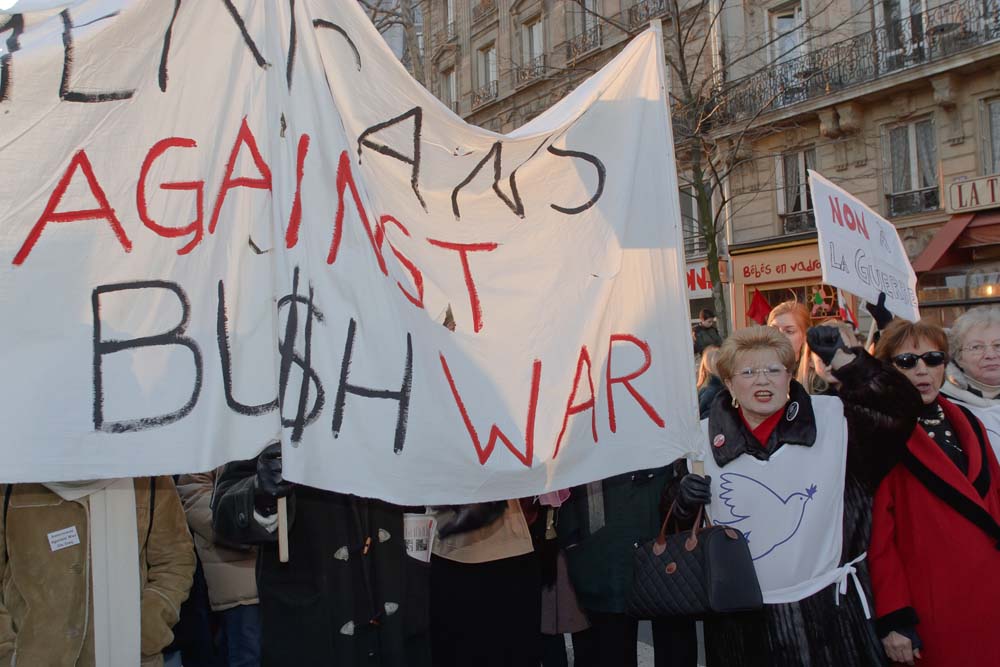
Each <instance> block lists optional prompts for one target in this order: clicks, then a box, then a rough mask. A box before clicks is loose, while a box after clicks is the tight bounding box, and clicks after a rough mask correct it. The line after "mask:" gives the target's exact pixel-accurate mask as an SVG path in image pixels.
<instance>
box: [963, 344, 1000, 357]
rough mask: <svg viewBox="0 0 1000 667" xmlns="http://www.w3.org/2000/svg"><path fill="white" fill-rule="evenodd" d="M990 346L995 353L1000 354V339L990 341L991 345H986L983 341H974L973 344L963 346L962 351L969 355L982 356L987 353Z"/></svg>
mask: <svg viewBox="0 0 1000 667" xmlns="http://www.w3.org/2000/svg"><path fill="white" fill-rule="evenodd" d="M987 348H989V349H990V350H992V351H993V354H996V355H1000V341H998V342H993V343H990V344H989V345H984V344H983V343H973V344H972V345H966V346H965V347H963V348H962V352H964V353H965V354H966V356H969V357H981V356H983V355H984V354H986V350H987Z"/></svg>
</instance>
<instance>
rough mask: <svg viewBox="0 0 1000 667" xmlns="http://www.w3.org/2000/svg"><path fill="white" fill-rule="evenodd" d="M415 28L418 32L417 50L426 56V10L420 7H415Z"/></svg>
mask: <svg viewBox="0 0 1000 667" xmlns="http://www.w3.org/2000/svg"><path fill="white" fill-rule="evenodd" d="M413 30H414V31H415V32H416V33H417V51H419V52H420V57H421V58H423V57H424V12H423V10H421V9H420V7H414V8H413Z"/></svg>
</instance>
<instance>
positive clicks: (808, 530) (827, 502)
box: [702, 396, 861, 604]
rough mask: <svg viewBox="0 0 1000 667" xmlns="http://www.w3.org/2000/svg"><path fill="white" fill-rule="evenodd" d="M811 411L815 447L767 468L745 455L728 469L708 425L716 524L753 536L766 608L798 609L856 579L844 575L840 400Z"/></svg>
mask: <svg viewBox="0 0 1000 667" xmlns="http://www.w3.org/2000/svg"><path fill="white" fill-rule="evenodd" d="M794 407H795V408H796V409H795V410H794V412H793V411H792V409H791V408H792V406H789V410H788V412H787V413H786V414H791V415H792V418H794V415H795V413H797V412H798V410H797V407H798V406H794ZM812 407H813V411H814V413H815V416H816V433H817V435H816V442H815V443H814V444H813V445H812V446H811V447H804V446H801V445H783V446H782V447H780V448H778V450H777V451H776V452H775V453H774V454H773V455H772V456H771V458H770V459H769V460H767V461H761V460H760V459H757V458H754V457H753V456H750V455H749V454H741V455H740V456H739V457H737V458H736V459H734V460H732V461H730V462H729V463H727V464H726V465H725V466H724V467H722V468H720V467H719V466H718V465H717V464H716V462H715V459H714V458H713V456H712V451H711V450H712V447H711V445H710V444H709V439H708V420H705V421H703V422H702V427H703V430H704V434H705V440H704V441H705V473H706V474H708V475H711V477H712V502H711V504H710V505H709V516H711V518H712V520H713V521H714V522H715V523H718V524H723V525H728V526H732V527H733V528H737V529H739V530H740V532H742V533H743V534H744V535H745V536H746V538H747V542H748V543H749V546H750V555H751V557H752V558H753V561H754V568H755V569H756V571H757V579H758V580H759V582H760V588H761V592H762V593H763V596H764V602H765V603H766V604H779V603H785V602H797V601H799V600H802V599H803V598H806V597H809V596H810V595H812V594H814V593H816V592H818V591H820V590H822V589H823V588H826V587H827V586H829V585H830V584H832V583H834V582H843V581H846V578H847V576H848V574H849V572H848V570H849V569H850V566H849V565H848V566H845V567H840V557H841V547H842V543H843V514H844V475H845V472H846V469H847V421H846V419H845V418H844V408H843V404H842V403H841V402H840V399H839V398H835V397H829V396H813V397H812ZM782 418H783V419H784V418H785V417H782ZM855 555H857V556H860V555H861V554H855Z"/></svg>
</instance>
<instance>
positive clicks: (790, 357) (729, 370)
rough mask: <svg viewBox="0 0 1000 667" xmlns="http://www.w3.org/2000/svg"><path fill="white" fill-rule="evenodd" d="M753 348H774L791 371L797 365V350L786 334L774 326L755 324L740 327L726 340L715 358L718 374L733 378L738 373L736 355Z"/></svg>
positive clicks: (780, 359) (725, 377)
mask: <svg viewBox="0 0 1000 667" xmlns="http://www.w3.org/2000/svg"><path fill="white" fill-rule="evenodd" d="M753 350H774V351H775V352H776V353H777V354H778V360H779V361H780V362H781V365H782V366H784V367H785V368H786V369H788V370H789V371H791V370H792V367H793V366H795V350H793V349H792V344H791V342H790V341H789V340H788V338H786V337H785V334H783V333H781V332H780V331H778V330H777V329H775V328H773V327H769V326H767V327H761V326H754V327H747V328H746V329H740V330H739V331H737V332H735V333H733V334H732V335H731V336H729V338H727V339H726V340H725V342H724V343H723V344H722V347H721V348H719V356H717V357H716V358H715V369H716V374H717V375H718V376H719V377H720V378H722V379H723V380H731V379H732V377H733V374H734V373H736V368H735V366H736V357H737V356H738V355H739V354H741V353H743V352H750V351H753Z"/></svg>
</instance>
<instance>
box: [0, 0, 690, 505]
mask: <svg viewBox="0 0 1000 667" xmlns="http://www.w3.org/2000/svg"><path fill="white" fill-rule="evenodd" d="M64 4H69V3H64ZM0 43H3V44H5V48H6V51H5V52H4V54H3V56H2V58H3V60H2V73H0V76H2V78H0V220H2V221H3V223H2V227H0V267H2V268H0V308H2V318H3V327H2V329H0V368H2V374H0V406H2V407H0V410H2V413H0V421H2V423H3V424H4V437H3V438H2V439H0V452H2V454H3V457H2V458H3V461H4V465H3V467H2V469H0V470H2V472H0V478H2V479H3V480H4V481H45V480H67V479H87V478H95V477H107V476H125V475H148V474H158V473H177V472H182V471H194V470H204V469H208V468H211V467H213V466H216V465H219V464H221V463H223V462H225V461H229V460H233V459H242V458H249V457H252V456H253V455H254V454H255V453H256V452H257V451H259V450H260V448H261V447H263V446H264V445H266V444H267V443H268V442H270V441H273V440H276V439H281V441H282V443H283V451H284V466H285V474H286V477H288V478H289V479H292V480H294V481H298V482H302V483H306V484H310V485H314V486H318V487H323V488H327V489H333V490H338V491H344V492H350V493H357V494H361V495H366V496H376V497H381V498H384V499H387V500H391V501H396V502H402V503H414V504H422V503H442V502H469V501H475V500H486V499H496V498H510V497H518V496H525V495H530V494H534V493H539V492H542V491H544V490H547V489H554V488H562V487H567V486H571V485H575V484H580V483H584V482H588V481H591V480H595V479H600V478H604V477H608V476H610V475H614V474H617V473H622V472H626V471H629V470H634V469H639V468H647V467H653V466H659V465H663V464H665V463H667V462H669V461H671V460H673V459H674V458H677V457H678V456H680V455H682V454H683V453H684V452H686V451H688V450H691V449H695V448H696V444H695V443H696V441H697V439H698V438H699V437H700V432H699V429H698V421H697V413H696V410H695V407H694V406H695V400H694V389H693V387H692V378H693V369H692V361H691V355H690V353H689V352H690V332H689V331H688V329H687V325H686V317H685V313H686V309H687V304H686V300H685V294H684V270H685V264H684V256H683V246H682V245H681V243H680V241H681V233H680V224H679V216H678V204H677V183H676V173H675V167H674V154H673V150H672V137H671V134H670V126H669V120H668V116H667V103H666V98H665V93H664V90H663V86H662V80H663V76H662V70H661V68H662V66H663V59H662V51H661V46H660V43H659V41H658V38H657V35H656V32H655V31H652V30H651V31H648V32H647V33H645V34H642V35H640V36H638V37H637V38H635V39H634V40H633V41H632V42H631V43H630V44H629V45H628V46H627V47H626V48H625V49H624V50H623V51H622V52H621V53H620V55H618V56H617V57H616V58H615V60H614V61H612V62H611V63H610V64H609V65H608V66H607V67H606V68H604V69H603V70H601V71H600V72H599V73H597V74H596V75H595V76H593V77H592V78H590V79H589V80H588V81H586V82H585V83H584V84H583V85H581V87H580V88H578V89H577V90H576V91H574V92H573V93H571V94H570V95H569V96H567V97H566V98H565V99H563V100H562V101H561V102H560V103H558V104H557V105H556V106H554V107H553V108H551V109H550V110H548V111H547V112H546V113H544V114H542V115H541V116H539V117H538V118H535V119H534V120H533V121H531V122H530V123H528V124H526V125H524V126H522V127H521V128H520V129H519V130H517V131H516V132H514V133H512V134H509V135H500V134H495V133H492V132H489V131H486V130H483V129H479V128H476V127H472V126H469V125H467V124H466V123H464V122H463V121H462V120H461V119H460V118H458V117H457V116H456V115H454V114H453V113H452V112H451V111H450V110H448V109H447V108H445V107H444V106H443V105H442V104H441V103H439V102H438V101H437V100H436V99H435V98H434V97H433V96H432V95H431V94H430V93H429V92H428V91H426V90H425V89H424V88H422V87H421V86H419V85H418V84H417V83H415V82H414V81H413V80H412V79H411V78H410V77H409V76H408V75H407V74H406V72H405V70H404V69H403V67H402V66H401V65H400V63H399V62H398V61H397V60H396V59H395V58H394V57H393V55H392V54H391V52H390V51H389V50H388V48H387V47H386V45H385V44H384V42H383V40H382V39H381V38H380V36H379V35H378V33H377V32H376V31H375V29H374V28H373V27H372V25H371V24H370V23H369V22H368V20H367V18H366V17H365V15H364V13H363V12H362V11H361V10H360V9H359V7H358V6H357V4H356V3H354V2H344V1H342V0H300V1H299V2H295V3H282V2H256V3H249V2H248V3H241V2H234V3H229V2H201V3H180V2H165V1H164V0H89V1H84V2H77V3H72V6H71V7H69V8H68V9H63V10H60V9H59V8H58V7H57V8H55V9H51V10H48V11H44V12H39V13H31V14H17V15H0ZM449 305H450V307H451V310H452V312H453V313H454V317H455V321H456V329H455V331H454V332H452V331H449V330H448V329H446V328H445V327H443V326H442V321H443V319H444V314H445V312H446V310H447V308H448V306H449Z"/></svg>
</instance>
